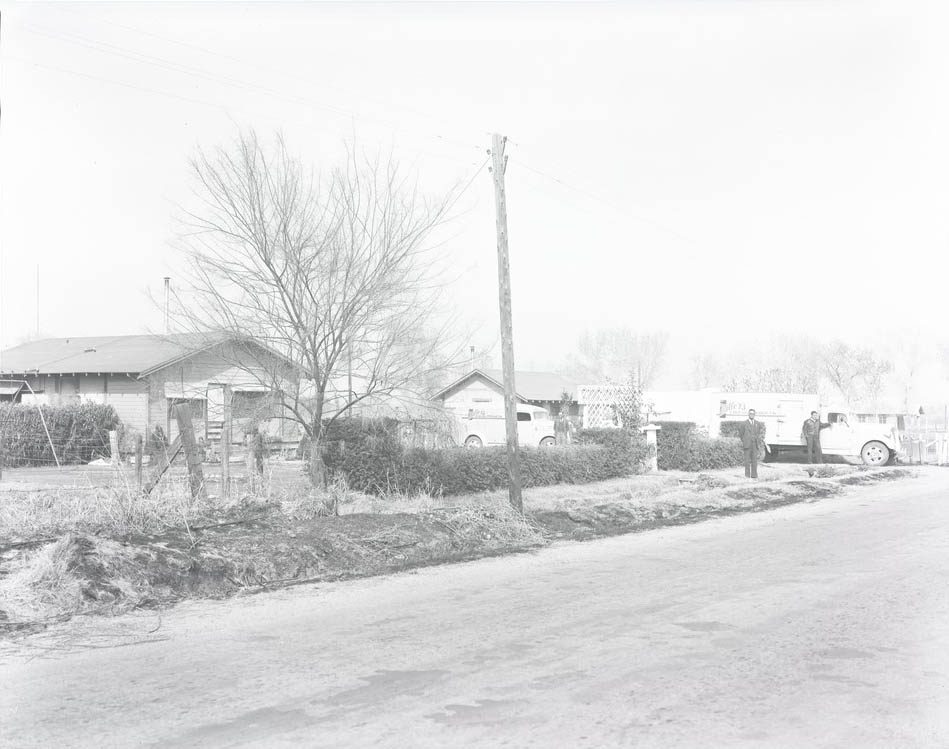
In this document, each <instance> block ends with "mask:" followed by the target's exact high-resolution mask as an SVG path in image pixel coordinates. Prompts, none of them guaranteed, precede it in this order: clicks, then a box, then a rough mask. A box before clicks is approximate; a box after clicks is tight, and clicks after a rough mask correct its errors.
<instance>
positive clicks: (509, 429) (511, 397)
mask: <svg viewBox="0 0 949 749" xmlns="http://www.w3.org/2000/svg"><path fill="white" fill-rule="evenodd" d="M506 141H507V138H503V139H502V138H501V136H500V135H498V134H497V133H495V134H494V137H493V138H492V143H491V158H492V161H493V166H492V170H491V171H492V173H493V175H494V202H495V208H496V211H497V233H498V306H499V308H500V312H501V366H502V369H503V373H504V374H503V379H504V427H505V433H506V436H507V471H508V495H509V498H510V501H511V506H512V507H513V508H514V509H515V510H517V511H518V512H523V511H524V506H523V503H522V501H521V467H520V465H519V464H518V461H517V399H516V398H517V396H516V395H515V392H516V391H515V389H514V333H513V327H514V326H513V322H512V319H511V269H510V261H509V258H508V249H507V201H506V199H505V197H504V172H505V171H506V169H507V157H506V156H505V155H504V145H505V143H506Z"/></svg>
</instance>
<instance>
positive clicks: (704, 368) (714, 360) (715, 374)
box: [689, 352, 721, 390]
mask: <svg viewBox="0 0 949 749" xmlns="http://www.w3.org/2000/svg"><path fill="white" fill-rule="evenodd" d="M689 362H690V364H691V371H690V372H689V381H690V383H691V386H692V387H693V388H695V389H697V390H701V389H702V388H708V387H713V386H714V385H716V384H717V383H718V381H719V380H720V378H721V364H720V362H719V360H718V357H716V356H715V355H714V354H711V353H708V352H703V353H698V354H693V355H692V357H691V358H690V360H689Z"/></svg>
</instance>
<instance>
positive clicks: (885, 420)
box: [877, 414, 890, 424]
mask: <svg viewBox="0 0 949 749" xmlns="http://www.w3.org/2000/svg"><path fill="white" fill-rule="evenodd" d="M877 418H878V419H879V420H880V423H881V424H889V423H890V417H889V416H887V415H886V414H880V415H879V416H878V417H877Z"/></svg>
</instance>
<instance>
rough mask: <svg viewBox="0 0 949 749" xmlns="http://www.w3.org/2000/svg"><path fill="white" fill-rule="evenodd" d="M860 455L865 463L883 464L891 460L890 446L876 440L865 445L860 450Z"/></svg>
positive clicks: (872, 464) (871, 464)
mask: <svg viewBox="0 0 949 749" xmlns="http://www.w3.org/2000/svg"><path fill="white" fill-rule="evenodd" d="M860 457H861V458H862V459H863V462H864V464H865V465H868V466H883V465H886V464H887V462H889V460H890V448H888V447H887V446H886V445H884V444H883V443H882V442H877V441H875V440H874V441H873V442H868V443H867V444H865V445H864V446H863V449H862V450H861V451H860Z"/></svg>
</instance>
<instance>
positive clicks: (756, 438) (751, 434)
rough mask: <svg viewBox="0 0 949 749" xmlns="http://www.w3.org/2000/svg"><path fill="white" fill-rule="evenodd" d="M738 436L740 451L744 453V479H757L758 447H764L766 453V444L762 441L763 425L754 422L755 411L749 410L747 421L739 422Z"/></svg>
mask: <svg viewBox="0 0 949 749" xmlns="http://www.w3.org/2000/svg"><path fill="white" fill-rule="evenodd" d="M738 434H739V436H740V437H741V449H742V450H744V452H745V477H746V478H750V479H756V478H758V455H759V454H760V452H759V449H758V448H759V446H760V445H764V449H765V451H766V452H767V450H768V444H767V443H766V442H765V441H764V435H765V425H764V424H762V423H761V422H760V421H755V409H753V408H752V409H749V411H748V419H747V420H746V421H743V422H741V425H740V426H739V427H738Z"/></svg>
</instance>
